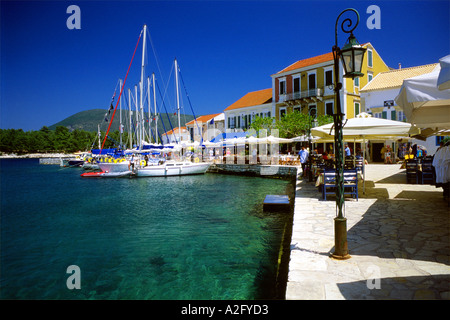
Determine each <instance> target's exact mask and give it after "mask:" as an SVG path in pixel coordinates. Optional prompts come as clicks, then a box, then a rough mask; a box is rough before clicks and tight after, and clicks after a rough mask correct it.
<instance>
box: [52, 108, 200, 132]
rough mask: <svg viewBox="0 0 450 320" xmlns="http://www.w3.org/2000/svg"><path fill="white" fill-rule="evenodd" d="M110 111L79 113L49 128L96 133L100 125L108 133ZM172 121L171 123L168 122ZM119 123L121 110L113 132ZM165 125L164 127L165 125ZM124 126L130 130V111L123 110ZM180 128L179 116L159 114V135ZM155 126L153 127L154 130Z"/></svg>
mask: <svg viewBox="0 0 450 320" xmlns="http://www.w3.org/2000/svg"><path fill="white" fill-rule="evenodd" d="M107 112H108V111H107V110H105V109H92V110H86V111H81V112H78V113H76V114H74V115H72V116H70V117H68V118H66V119H64V120H62V121H60V122H58V123H55V124H53V125H51V126H49V127H48V128H49V129H50V130H55V129H56V127H57V126H64V127H67V128H68V129H69V130H70V131H73V130H76V129H78V130H84V131H95V132H97V130H98V125H99V124H100V130H101V131H106V130H107V129H108V126H109V122H107V121H105V115H106V113H107ZM112 114H113V111H111V114H110V115H109V116H108V120H111V118H112ZM144 117H145V119H148V114H147V113H145V114H144ZM168 119H170V121H169V120H168ZM193 119H194V116H193V115H190V114H181V115H180V121H181V126H184V125H185V123H187V122H189V121H191V120H193ZM135 121H136V115H135V113H133V115H132V122H133V124H135ZM119 122H120V116H119V110H117V111H116V114H115V115H114V121H113V123H112V125H111V129H110V130H111V131H116V130H119ZM163 123H164V125H163ZM122 124H123V125H124V126H125V130H128V126H129V115H128V111H123V110H122ZM171 124H172V127H178V116H177V115H176V114H173V113H169V114H166V113H161V114H159V118H158V133H164V132H166V131H169V130H172V127H171ZM153 128H154V126H152V129H153Z"/></svg>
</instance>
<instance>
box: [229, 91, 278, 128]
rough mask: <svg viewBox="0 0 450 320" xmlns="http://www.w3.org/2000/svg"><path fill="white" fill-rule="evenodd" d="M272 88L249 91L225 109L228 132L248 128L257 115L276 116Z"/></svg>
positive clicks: (263, 116)
mask: <svg viewBox="0 0 450 320" xmlns="http://www.w3.org/2000/svg"><path fill="white" fill-rule="evenodd" d="M273 108H274V106H273V105H272V88H269V89H264V90H258V91H253V92H249V93H247V94H246V95H244V96H243V97H242V98H240V99H239V100H237V101H236V102H234V103H233V104H232V105H230V106H229V107H227V108H226V109H225V110H224V113H225V130H226V132H242V131H245V130H247V129H248V128H249V127H250V125H251V123H252V122H253V120H254V119H255V117H256V116H259V117H262V118H265V117H274V110H273Z"/></svg>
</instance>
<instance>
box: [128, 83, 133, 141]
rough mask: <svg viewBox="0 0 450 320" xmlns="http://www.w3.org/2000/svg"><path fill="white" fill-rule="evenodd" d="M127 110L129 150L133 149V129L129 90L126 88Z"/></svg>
mask: <svg viewBox="0 0 450 320" xmlns="http://www.w3.org/2000/svg"><path fill="white" fill-rule="evenodd" d="M128 109H129V111H130V117H129V119H130V126H129V127H128V135H129V136H130V149H133V140H132V139H133V127H132V119H131V117H132V116H133V111H131V89H130V88H128Z"/></svg>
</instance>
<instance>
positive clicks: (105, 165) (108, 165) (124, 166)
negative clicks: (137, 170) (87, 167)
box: [98, 160, 131, 172]
mask: <svg viewBox="0 0 450 320" xmlns="http://www.w3.org/2000/svg"><path fill="white" fill-rule="evenodd" d="M98 166H99V167H100V169H101V170H102V171H103V172H127V171H130V170H131V169H130V167H129V166H130V162H129V161H128V160H127V161H123V162H117V163H114V162H99V163H98Z"/></svg>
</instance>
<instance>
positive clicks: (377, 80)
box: [360, 63, 440, 154]
mask: <svg viewBox="0 0 450 320" xmlns="http://www.w3.org/2000/svg"><path fill="white" fill-rule="evenodd" d="M436 65H437V63H434V64H428V65H423V66H418V67H411V68H399V69H395V70H390V71H386V72H381V73H379V74H378V75H377V76H375V77H374V78H373V80H372V81H370V82H369V83H368V84H367V85H365V86H364V87H363V88H362V89H361V90H360V93H361V104H362V110H364V111H365V112H367V113H371V114H372V116H373V117H376V118H383V119H389V120H397V121H407V119H406V117H405V114H404V113H403V110H402V108H401V107H400V106H397V104H396V103H395V100H394V99H395V97H396V96H397V95H398V94H399V92H400V88H401V86H402V84H403V80H404V79H408V78H411V77H415V76H419V75H422V74H425V73H429V72H431V71H433V69H434V68H435V67H436ZM439 141H440V138H439V137H436V136H432V137H429V138H428V139H427V140H426V141H423V140H417V139H412V140H411V144H414V143H417V144H419V145H423V146H424V147H425V148H427V151H428V154H434V153H435V152H436V149H437V147H438V146H439ZM380 143H381V145H382V143H383V142H382V141H381V142H375V143H374V145H373V152H374V154H376V152H378V149H381V146H379V145H378V144H380ZM388 143H392V141H388ZM391 147H393V145H391Z"/></svg>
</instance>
